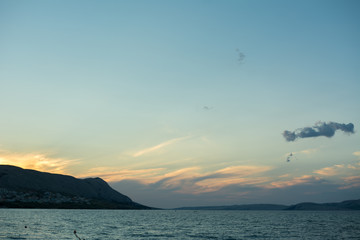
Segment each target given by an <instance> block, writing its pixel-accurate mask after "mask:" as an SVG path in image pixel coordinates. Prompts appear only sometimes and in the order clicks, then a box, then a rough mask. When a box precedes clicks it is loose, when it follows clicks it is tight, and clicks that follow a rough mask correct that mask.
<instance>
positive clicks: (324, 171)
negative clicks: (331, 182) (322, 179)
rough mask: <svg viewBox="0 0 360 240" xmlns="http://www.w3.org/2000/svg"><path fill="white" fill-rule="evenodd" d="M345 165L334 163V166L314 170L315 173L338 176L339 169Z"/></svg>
mask: <svg viewBox="0 0 360 240" xmlns="http://www.w3.org/2000/svg"><path fill="white" fill-rule="evenodd" d="M344 167H345V166H344V165H334V166H332V167H325V168H322V169H319V170H316V171H314V173H317V174H319V175H323V176H336V175H339V174H340V173H339V170H340V169H343V168H344Z"/></svg>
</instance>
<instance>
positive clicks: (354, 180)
mask: <svg viewBox="0 0 360 240" xmlns="http://www.w3.org/2000/svg"><path fill="white" fill-rule="evenodd" d="M344 181H345V182H346V185H345V186H342V187H339V189H349V188H355V187H360V176H351V177H345V178H344Z"/></svg>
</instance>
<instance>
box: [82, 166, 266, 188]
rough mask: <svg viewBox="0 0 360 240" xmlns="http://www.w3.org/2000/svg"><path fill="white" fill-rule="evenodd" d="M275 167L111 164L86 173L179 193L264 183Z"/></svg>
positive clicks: (114, 180) (109, 179)
mask: <svg viewBox="0 0 360 240" xmlns="http://www.w3.org/2000/svg"><path fill="white" fill-rule="evenodd" d="M271 169H272V168H271V167H269V166H232V167H227V168H223V169H218V170H214V171H210V172H204V171H203V169H202V168H201V167H199V166H193V167H188V168H181V169H177V170H173V171H169V170H167V169H164V168H154V169H140V170H119V171H114V170H113V169H111V168H108V169H104V168H96V169H91V170H90V171H89V174H87V175H86V176H83V177H90V176H100V177H102V178H104V179H105V180H107V181H110V182H116V181H118V182H119V181H123V180H133V181H137V182H139V183H142V184H145V185H151V184H153V185H156V186H157V188H159V189H167V190H172V191H173V192H177V193H186V194H200V193H206V192H214V191H218V190H220V189H222V188H224V187H227V186H230V185H242V186H245V185H255V184H260V183H264V182H266V181H269V179H268V178H267V177H261V176H258V175H259V174H261V173H263V172H266V171H269V170H271Z"/></svg>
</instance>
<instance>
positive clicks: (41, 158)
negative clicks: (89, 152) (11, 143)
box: [0, 151, 78, 174]
mask: <svg viewBox="0 0 360 240" xmlns="http://www.w3.org/2000/svg"><path fill="white" fill-rule="evenodd" d="M77 163H78V161H77V160H70V159H64V158H54V157H51V156H48V155H46V154H44V153H10V152H7V151H0V164H6V165H14V166H18V167H21V168H26V169H33V170H38V171H44V172H51V173H59V174H66V173H68V170H69V169H68V168H69V167H70V166H73V165H75V164H77Z"/></svg>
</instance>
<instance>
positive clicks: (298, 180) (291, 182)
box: [264, 175, 322, 189]
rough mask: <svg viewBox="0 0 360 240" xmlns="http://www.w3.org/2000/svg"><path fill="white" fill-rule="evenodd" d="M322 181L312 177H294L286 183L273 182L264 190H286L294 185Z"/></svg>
mask: <svg viewBox="0 0 360 240" xmlns="http://www.w3.org/2000/svg"><path fill="white" fill-rule="evenodd" d="M319 181H322V180H321V178H319V177H316V176H312V175H304V176H301V177H295V178H293V179H291V180H287V181H275V182H271V183H269V184H268V185H265V186H264V188H268V189H272V188H287V187H291V186H294V185H301V184H310V183H314V182H319Z"/></svg>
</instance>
